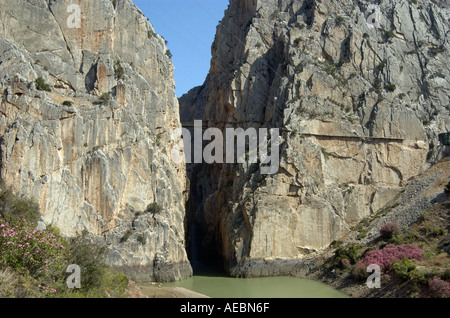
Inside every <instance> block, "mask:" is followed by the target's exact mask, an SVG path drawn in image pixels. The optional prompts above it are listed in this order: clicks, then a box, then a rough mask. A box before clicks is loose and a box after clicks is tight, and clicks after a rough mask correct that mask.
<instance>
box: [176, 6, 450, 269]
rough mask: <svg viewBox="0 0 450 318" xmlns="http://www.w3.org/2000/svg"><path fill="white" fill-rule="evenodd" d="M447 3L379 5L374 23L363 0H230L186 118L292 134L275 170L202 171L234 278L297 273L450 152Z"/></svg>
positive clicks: (205, 211)
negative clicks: (449, 145) (442, 141)
mask: <svg viewBox="0 0 450 318" xmlns="http://www.w3.org/2000/svg"><path fill="white" fill-rule="evenodd" d="M436 3H437V4H435V3H432V2H430V1H420V0H418V1H417V3H412V2H411V1H381V4H380V5H379V7H378V8H379V9H380V19H379V21H375V22H379V28H371V23H368V22H367V21H372V20H369V16H370V15H371V13H372V11H370V12H369V11H368V9H369V4H370V2H366V1H349V0H344V1H331V0H323V1H315V0H304V1H294V0H283V1H268V0H267V1H265V0H253V1H238V0H231V1H230V6H229V8H228V10H227V11H226V14H225V18H224V19H223V20H222V23H221V24H220V25H219V27H218V29H217V36H216V40H215V42H214V44H213V48H212V53H213V58H212V62H211V70H210V73H209V75H208V78H207V80H206V82H205V84H204V85H203V86H202V87H201V88H196V89H194V90H192V91H191V92H190V93H188V94H187V95H185V96H183V97H182V98H181V99H180V105H181V114H182V122H191V121H192V120H193V119H203V120H206V121H207V122H208V124H209V125H210V126H211V127H218V128H222V129H223V128H225V127H242V128H248V127H270V128H279V129H281V131H282V132H283V133H282V138H281V142H282V144H281V163H280V169H279V172H278V173H277V174H275V175H272V176H264V175H261V174H260V172H259V169H258V167H257V166H255V165H249V166H246V165H215V166H211V165H205V164H204V165H202V166H198V165H197V166H196V167H194V168H193V169H192V170H191V171H192V176H190V177H191V181H192V183H193V187H192V189H191V190H192V194H195V197H191V200H197V203H198V204H199V206H197V209H196V210H195V211H194V212H192V213H196V214H195V215H196V218H197V223H198V226H197V227H198V228H201V231H202V232H203V233H204V234H205V235H206V239H205V240H204V242H203V248H204V249H209V250H213V249H217V250H218V251H219V252H220V254H221V256H222V257H223V259H224V263H225V266H226V267H227V268H228V270H229V271H230V273H232V274H234V275H243V276H252V275H273V274H277V275H279V274H283V272H284V273H285V272H288V271H289V270H290V269H292V267H293V266H295V263H296V261H301V259H302V258H304V257H305V256H306V255H310V256H311V254H313V253H316V252H320V250H322V249H323V248H325V247H327V246H328V245H329V244H330V243H331V242H332V241H333V240H337V239H341V238H343V237H345V235H346V234H347V233H349V231H350V229H351V228H352V227H353V226H355V225H356V224H357V223H358V222H359V221H361V220H362V219H364V218H365V217H367V216H369V215H372V214H374V213H376V212H377V211H378V210H380V209H381V208H382V207H383V206H385V205H386V204H387V202H389V201H391V200H392V199H393V198H394V197H395V196H396V195H397V194H398V193H399V192H400V191H401V189H402V187H403V186H404V185H405V184H406V182H407V181H408V179H410V178H411V177H414V176H416V175H418V174H419V173H421V172H423V171H424V170H425V169H427V168H428V167H429V166H430V164H431V163H433V162H435V161H436V160H438V159H439V158H441V157H442V156H443V155H444V154H445V151H448V149H446V148H445V147H441V146H440V145H439V141H438V138H437V135H438V134H439V133H442V132H446V131H449V130H450V118H449V111H450V108H449V96H450V72H449V66H448V63H447V61H448V60H449V55H450V46H449V42H448V41H449V38H448V32H449V17H450V11H449V8H448V6H447V5H446V4H445V3H444V2H436ZM372 22H373V21H372ZM203 109H204V112H203V114H202V118H192V116H191V114H193V113H194V110H196V111H198V110H203ZM252 264H253V265H254V264H257V266H256V265H255V266H256V267H258V269H257V270H255V271H252V266H253V265H252ZM261 264H263V265H264V264H265V265H264V266H266V269H265V270H262V269H261V266H262V265H261ZM283 268H286V271H284V270H283Z"/></svg>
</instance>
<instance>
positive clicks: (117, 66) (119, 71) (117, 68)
mask: <svg viewBox="0 0 450 318" xmlns="http://www.w3.org/2000/svg"><path fill="white" fill-rule="evenodd" d="M114 74H115V75H116V77H117V78H118V79H121V78H123V76H124V74H125V70H124V68H123V67H122V65H121V64H120V60H117V61H116V63H114Z"/></svg>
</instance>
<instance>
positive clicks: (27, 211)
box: [0, 190, 128, 298]
mask: <svg viewBox="0 0 450 318" xmlns="http://www.w3.org/2000/svg"><path fill="white" fill-rule="evenodd" d="M39 219H40V212H39V206H38V205H37V204H36V203H35V202H33V201H31V200H28V199H25V198H21V197H18V196H16V195H14V194H13V193H12V192H11V191H10V190H2V191H1V192H0V298H42V297H53V298H63V297H64V298H66V297H77V298H83V297H90V298H100V297H124V296H125V290H126V288H127V286H128V278H127V277H126V276H125V275H124V274H122V273H120V272H118V271H116V270H114V269H112V268H111V267H108V266H106V265H105V263H104V256H105V252H106V250H105V247H104V246H101V245H98V244H95V243H93V242H92V241H91V240H89V238H88V237H87V236H86V235H83V236H81V237H78V238H71V239H67V238H64V237H62V236H61V235H60V233H59V231H58V229H57V228H55V227H52V226H49V227H47V228H46V229H45V230H40V229H39V227H38V224H37V222H38V221H39ZM71 264H76V265H78V266H79V267H80V269H81V273H80V279H81V286H80V288H72V289H71V288H69V287H68V285H67V280H68V278H69V277H70V275H71V274H72V273H73V272H69V273H67V268H68V266H69V265H71Z"/></svg>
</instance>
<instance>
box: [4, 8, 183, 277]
mask: <svg viewBox="0 0 450 318" xmlns="http://www.w3.org/2000/svg"><path fill="white" fill-rule="evenodd" d="M72 2H73V1H68V0H62V1H48V0H46V1H45V0H40V1H38V0H27V1H26V0H3V1H1V6H0V20H1V23H0V74H1V78H0V98H1V118H0V134H1V162H2V165H3V166H2V168H1V177H2V179H3V181H4V182H5V184H6V186H8V187H12V189H13V190H15V191H17V192H19V193H20V194H22V195H25V196H29V197H33V198H34V199H36V200H37V201H38V202H39V205H40V207H41V212H42V214H43V219H44V221H45V222H46V223H48V224H50V223H51V224H53V225H55V226H57V227H58V228H60V230H61V232H62V234H64V235H67V236H75V235H77V234H81V233H82V232H83V231H87V232H88V233H90V234H92V235H93V236H94V237H95V238H96V239H98V240H101V241H103V242H106V243H107V244H108V246H109V248H110V256H109V257H108V262H109V263H110V264H111V265H114V266H116V267H119V268H122V269H123V270H124V271H125V272H126V273H128V274H130V275H131V276H133V278H135V279H138V280H154V279H156V280H160V281H167V280H175V279H181V278H184V277H187V276H190V275H191V274H192V269H191V267H190V264H189V261H188V259H187V255H186V251H185V246H184V245H185V244H184V239H185V237H184V213H185V211H184V204H185V199H186V198H185V193H184V192H185V189H186V172H185V167H184V166H183V165H176V164H174V163H173V161H172V159H171V153H170V149H171V144H172V143H174V142H175V141H174V140H171V138H170V132H171V131H172V130H173V129H175V128H177V127H180V122H179V110H178V101H177V99H176V97H175V93H174V86H175V85H174V80H173V66H172V62H171V61H170V59H169V58H168V57H167V55H166V50H167V49H166V47H165V44H164V39H163V38H162V37H160V36H158V35H156V34H155V33H154V30H153V27H152V26H151V24H150V23H149V22H148V20H147V19H146V18H145V17H144V16H143V14H142V13H141V12H140V11H139V10H138V9H137V8H136V7H135V6H134V5H133V3H132V2H131V1H130V0H118V1H114V2H113V1H109V0H108V1H106V0H95V1H80V2H79V3H80V4H79V9H80V13H81V19H80V22H81V23H80V25H79V28H71V27H70V26H74V25H73V24H74V23H76V21H77V20H76V16H74V15H73V14H75V13H76V12H77V11H76V10H75V9H73V7H69V5H71V4H72ZM76 3H78V2H76ZM113 3H115V7H113ZM75 26H76V24H75ZM38 77H41V78H42V79H43V80H44V82H46V83H47V84H49V86H50V88H51V92H46V91H43V90H39V87H37V85H36V84H35V80H36V79H37V78H38ZM41 88H42V87H41ZM106 94H109V96H110V97H109V100H108V95H106ZM102 95H103V102H99V100H100V97H101V96H102ZM150 204H152V205H151V206H150V208H149V209H147V207H148V206H149V205H150Z"/></svg>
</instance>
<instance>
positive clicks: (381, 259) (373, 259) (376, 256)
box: [358, 244, 423, 270]
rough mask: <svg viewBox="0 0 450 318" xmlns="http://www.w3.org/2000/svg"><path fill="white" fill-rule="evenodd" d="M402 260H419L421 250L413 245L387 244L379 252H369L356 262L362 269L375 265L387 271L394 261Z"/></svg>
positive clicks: (421, 256)
mask: <svg viewBox="0 0 450 318" xmlns="http://www.w3.org/2000/svg"><path fill="white" fill-rule="evenodd" d="M404 258H408V259H417V260H421V259H422V258H423V250H422V249H420V248H419V247H417V246H416V245H413V244H403V245H397V246H396V245H392V244H388V245H386V246H385V247H384V248H383V249H381V250H373V251H369V252H367V253H366V255H364V257H363V258H362V259H361V260H360V261H359V262H358V264H360V265H361V266H363V267H367V266H369V265H370V264H377V265H379V266H380V267H381V269H382V270H388V269H389V268H391V266H392V262H393V261H394V260H398V261H401V260H403V259H404Z"/></svg>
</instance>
